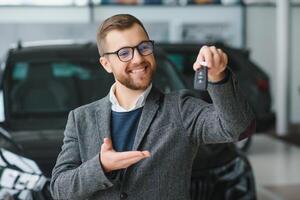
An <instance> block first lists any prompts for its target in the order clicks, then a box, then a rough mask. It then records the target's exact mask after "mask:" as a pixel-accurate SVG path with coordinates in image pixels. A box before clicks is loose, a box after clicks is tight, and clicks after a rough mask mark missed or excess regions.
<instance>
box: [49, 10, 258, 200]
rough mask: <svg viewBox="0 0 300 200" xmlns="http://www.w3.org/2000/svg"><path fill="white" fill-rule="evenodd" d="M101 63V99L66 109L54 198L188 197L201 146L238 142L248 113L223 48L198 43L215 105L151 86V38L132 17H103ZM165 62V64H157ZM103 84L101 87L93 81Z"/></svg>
mask: <svg viewBox="0 0 300 200" xmlns="http://www.w3.org/2000/svg"><path fill="white" fill-rule="evenodd" d="M97 43H98V50H99V54H100V63H101V65H102V66H103V67H104V68H105V70H106V71H107V72H108V73H112V74H113V75H114V78H115V84H114V85H113V86H112V87H111V90H110V93H109V95H108V96H107V97H105V98H103V99H100V100H98V101H96V102H93V103H91V104H89V105H85V106H82V107H80V108H77V109H75V110H73V111H71V112H70V114H69V118H68V122H67V125H66V129H65V133H64V134H65V136H64V144H63V146H62V151H61V153H60V154H59V156H58V158H57V163H56V166H55V167H54V169H53V173H52V180H51V192H52V194H53V197H54V198H55V199H72V200H73V199H86V198H89V199H93V200H95V199H105V200H114V199H134V200H141V199H149V200H156V199H162V200H168V199H170V200H177V199H178V200H187V199H190V194H189V187H190V182H191V171H192V164H193V160H194V157H195V156H196V153H197V149H198V147H199V145H201V144H203V143H221V142H232V141H237V140H239V138H243V137H245V136H247V135H248V134H250V133H251V132H253V129H254V117H253V116H254V115H253V113H252V111H251V109H250V107H249V106H248V104H247V102H246V101H245V99H244V98H243V97H242V96H241V94H240V92H239V88H238V86H237V82H236V81H235V79H234V76H233V75H232V74H231V73H230V72H229V71H228V70H227V68H226V65H227V56H226V55H225V53H223V52H222V50H221V49H216V48H215V47H213V46H212V47H208V46H204V47H202V48H201V50H200V51H199V55H198V57H197V60H196V62H195V64H194V66H193V68H194V70H198V69H199V68H200V67H201V66H200V65H199V63H200V62H201V61H205V62H206V63H207V65H208V68H209V70H208V78H209V81H210V84H209V85H208V91H209V93H210V95H211V98H212V100H213V102H214V104H207V103H205V102H204V101H202V100H200V99H197V98H195V97H193V96H192V95H191V94H190V93H189V92H188V91H180V92H175V93H171V94H168V95H165V94H162V93H161V92H159V91H158V90H156V89H155V88H154V87H153V86H152V84H151V81H152V76H153V74H154V72H155V69H156V63H155V59H154V55H153V44H154V43H153V41H151V40H149V36H148V34H147V32H146V30H145V28H144V26H143V25H142V23H141V22H140V21H139V20H138V19H136V18H135V17H133V16H131V15H115V16H112V17H110V18H108V19H106V20H105V21H104V22H103V24H102V25H101V26H100V28H99V31H98V34H97ZM162 67H163V66H162ZM99 87H101V86H99Z"/></svg>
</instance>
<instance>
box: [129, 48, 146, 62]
mask: <svg viewBox="0 0 300 200" xmlns="http://www.w3.org/2000/svg"><path fill="white" fill-rule="evenodd" d="M143 59H144V58H143V56H142V55H141V54H140V52H139V51H138V50H137V48H134V50H133V58H132V60H131V62H132V63H141V62H142V61H143Z"/></svg>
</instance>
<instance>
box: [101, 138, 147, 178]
mask: <svg viewBox="0 0 300 200" xmlns="http://www.w3.org/2000/svg"><path fill="white" fill-rule="evenodd" d="M147 157H150V153H149V151H125V152H116V151H115V150H114V149H113V145H112V141H111V139H109V138H104V142H103V144H102V145H101V153H100V162H101V164H102V166H103V168H104V171H105V172H110V171H113V170H118V169H125V168H127V167H129V166H131V165H133V164H135V163H137V162H139V161H140V160H142V159H144V158H147Z"/></svg>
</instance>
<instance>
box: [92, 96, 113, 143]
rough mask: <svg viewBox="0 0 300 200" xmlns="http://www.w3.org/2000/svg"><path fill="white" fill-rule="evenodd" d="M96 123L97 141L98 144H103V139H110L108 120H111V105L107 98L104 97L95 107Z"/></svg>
mask: <svg viewBox="0 0 300 200" xmlns="http://www.w3.org/2000/svg"><path fill="white" fill-rule="evenodd" d="M96 106H97V108H96V112H95V115H96V116H95V117H96V122H97V129H98V130H96V132H97V133H99V134H97V136H98V137H99V138H97V139H98V141H100V143H101V144H102V143H103V139H104V138H105V137H109V138H110V137H111V136H110V118H111V103H110V101H109V96H106V97H104V98H103V99H101V100H100V101H99V103H98V104H97V105H96Z"/></svg>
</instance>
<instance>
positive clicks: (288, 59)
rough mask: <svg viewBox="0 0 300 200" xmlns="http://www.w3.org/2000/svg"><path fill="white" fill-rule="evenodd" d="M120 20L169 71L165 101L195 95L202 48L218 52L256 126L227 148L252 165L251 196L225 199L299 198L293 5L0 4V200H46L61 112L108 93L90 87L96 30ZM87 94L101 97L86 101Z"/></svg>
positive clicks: (124, 0)
mask: <svg viewBox="0 0 300 200" xmlns="http://www.w3.org/2000/svg"><path fill="white" fill-rule="evenodd" d="M120 13H129V14H132V15H134V16H136V17H137V18H139V19H140V20H141V21H142V22H143V23H144V25H145V27H146V29H147V30H148V33H149V35H150V38H151V39H153V40H155V43H156V44H157V48H158V50H157V55H156V56H157V59H159V60H160V63H162V64H161V65H162V66H165V65H168V66H169V67H170V69H168V68H167V67H166V68H164V70H162V71H161V72H159V74H158V75H157V76H158V77H157V78H156V80H157V85H158V87H160V88H161V89H162V90H164V91H165V92H170V91H173V90H177V89H182V88H188V89H191V90H192V89H193V84H192V83H193V76H194V74H193V71H192V70H191V67H192V63H193V61H194V60H195V57H196V55H197V53H198V52H197V51H198V50H199V49H200V48H201V46H202V45H204V44H210V45H216V46H218V47H219V48H222V49H224V51H225V52H226V53H227V54H228V55H229V67H230V68H231V70H232V71H233V72H234V73H236V75H237V78H238V80H239V82H240V86H241V88H242V90H243V92H244V95H245V96H246V98H247V99H248V100H249V102H250V104H251V106H252V107H253V109H254V111H255V114H256V116H257V119H258V124H257V131H256V133H255V134H254V135H253V136H252V137H251V138H250V139H248V140H246V141H242V142H239V143H237V144H233V145H234V148H236V150H234V152H235V156H236V157H239V156H240V154H239V153H240V152H241V154H242V157H243V158H245V159H246V160H247V162H248V161H249V171H250V173H251V174H252V175H253V177H252V179H251V180H252V182H253V185H254V186H253V185H252V187H254V189H253V188H252V190H251V191H252V192H248V194H247V192H245V194H246V195H245V198H244V197H243V198H242V197H237V196H235V197H232V198H231V199H259V200H268V199H272V200H277V199H278V200H279V199H280V200H281V199H284V200H285V199H286V200H294V199H299V197H298V192H297V191H299V190H300V172H299V169H300V167H299V166H300V149H299V147H300V78H299V77H298V76H299V74H300V67H299V66H298V65H299V63H300V56H299V55H300V46H299V45H300V38H299V35H300V23H299V22H298V19H299V18H300V0H0V63H1V72H0V81H1V88H0V123H1V127H0V132H1V137H0V141H1V142H0V147H1V156H0V167H1V170H0V177H1V179H0V199H4V198H8V196H10V197H11V198H15V199H26V198H27V197H26V196H28V195H29V196H30V195H31V196H33V197H34V199H51V198H50V196H49V194H46V193H47V192H45V190H47V189H44V188H45V187H46V186H45V185H47V180H49V177H50V176H51V169H52V167H53V165H54V163H55V158H56V156H57V154H58V152H59V150H60V145H61V142H62V136H63V135H62V131H63V128H64V125H65V120H66V116H67V113H68V111H70V110H71V109H73V108H75V107H78V106H80V105H82V104H85V103H89V102H91V101H94V100H97V99H99V98H101V97H102V96H104V95H105V94H107V92H108V89H109V88H107V84H111V81H112V80H105V81H106V82H104V78H102V79H98V78H97V77H102V76H101V73H102V72H98V71H97V70H98V69H99V67H98V66H99V64H97V59H98V58H99V55H98V54H97V50H96V46H95V42H96V31H97V28H98V26H99V24H100V23H101V22H102V21H103V20H104V19H106V18H107V17H110V16H112V15H114V14H120ZM79 58H80V59H79ZM37 66H38V67H37ZM42 66H43V67H42ZM47 66H49V67H47ZM97 67H98V68H97ZM37 69H38V70H37ZM49 69H51V70H52V71H49ZM96 69H97V70H96ZM99 70H100V69H99ZM34 71H36V72H34ZM34 73H37V75H33V74H34ZM98 73H99V76H98ZM50 75H51V76H54V78H53V77H51V78H50ZM96 75H97V77H94V76H96ZM58 79H59V80H58ZM62 79H63V80H62ZM74 79H76V80H75V81H74ZM164 79H165V80H164ZM39 81H40V82H39ZM54 81H55V83H53V82H54ZM163 81H165V82H163ZM29 82H30V83H29ZM50 82H51V85H50V86H49V85H48V83H50ZM73 82H74V84H73ZM45 83H47V84H45ZM105 83H106V84H105ZM78 85H79V86H78ZM37 86H42V87H43V88H42V89H41V88H37ZM91 86H93V89H94V90H95V91H98V90H101V91H102V92H101V94H100V92H99V93H98V94H88V93H85V92H84V91H86V88H90V87H91ZM45 88H46V89H48V90H49V92H47V91H48V90H47V91H46V89H45ZM70 88H72V89H70ZM101 88H102V89H101ZM53 90H55V91H53ZM58 91H59V92H58ZM70 91H72V94H71V92H70ZM68 92H69V93H68ZM195 93H197V91H195ZM49 94H50V96H49V97H47V95H49ZM62 94H67V95H69V96H68V97H67V96H66V97H64V99H60V98H58V97H56V96H60V97H62V96H63V95H62ZM199 94H200V92H199ZM72 95H73V96H72ZM75 96H76V98H78V99H77V100H76V102H75V101H71V100H68V98H70V99H72V100H74V99H75ZM200 96H201V98H204V99H205V100H207V101H208V102H209V101H210V98H209V95H208V94H206V93H201V94H200ZM42 97H44V98H42ZM52 97H53V100H51V98H52ZM48 101H49V102H48ZM56 101H57V104H54V103H53V102H56ZM61 102H63V103H61ZM58 108H59V109H58ZM54 132H55V133H54ZM205 148H206V147H205ZM210 148H211V149H210ZM224 148H225V147H224ZM226 148H227V147H226ZM206 150H207V149H206ZM208 150H209V151H212V152H213V153H214V154H209V155H210V156H211V155H213V156H212V157H213V158H214V159H215V160H218V159H219V158H220V157H222V156H220V154H219V153H220V151H219V150H218V151H216V150H215V149H214V147H210V146H209V147H208ZM228 151H229V150H228ZM199 152H200V150H199ZM45 154H47V155H48V157H47V155H46V156H45ZM19 156H22V159H21V160H22V161H17V160H18V159H19ZM202 156H203V157H202V158H205V159H211V157H209V156H208V154H205V155H202ZM23 157H24V158H25V157H26V159H28V160H27V161H24V159H23ZM45 157H46V160H47V161H49V160H51V162H50V163H49V162H47V161H45ZM200 157H201V156H200ZM205 159H203V160H204V161H205ZM9 160H11V161H9ZM24 162H25V164H24ZM16 163H18V164H16ZM22 163H23V164H22ZM28 163H31V164H28ZM216 163H218V164H216V165H215V166H213V167H211V166H210V167H208V168H206V170H210V169H214V168H215V167H219V166H220V165H221V164H220V163H219V162H218V161H216ZM224 163H227V164H228V163H229V162H228V160H226V161H224V162H222V165H223V164H224ZM28 165H30V166H31V167H29V168H30V169H29V168H28ZM11 166H12V167H11ZM16 166H17V167H16ZM26 166H27V167H26ZM202 167H203V166H202ZM200 168H201V167H200ZM24 174H27V175H26V176H25V175H24ZM28 174H31V175H32V176H28ZM33 175H34V176H33ZM12 177H13V178H12ZM22 177H23V178H22ZM26 177H27V178H26ZM28 177H30V178H28ZM25 180H26V181H25ZM16 182H18V184H19V185H18V186H16V185H14V184H15V183H16ZM241 182H242V181H241V180H240V183H241ZM247 187H248V186H247ZM249 187H250V186H249ZM37 188H40V189H37ZM223 188H226V187H225V186H224V187H223ZM33 191H35V192H37V191H41V192H40V193H39V192H37V193H38V194H35V193H34V192H33ZM249 191H250V189H249ZM250 193H251V194H250ZM47 195H48V196H47ZM25 197H26V198H25ZM246 197H248V198H246ZM195 199H197V198H196V197H195ZM202 199H203V198H202ZM206 199H214V198H213V197H210V198H208V197H207V198H206ZM215 199H216V197H215ZM219 199H221V198H219ZM224 199H226V198H224Z"/></svg>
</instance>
